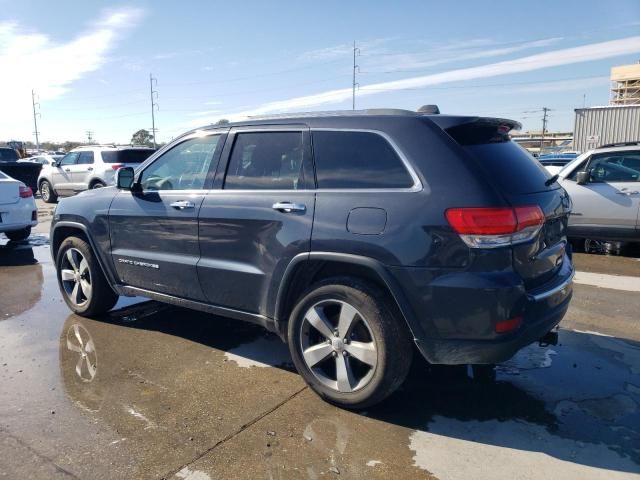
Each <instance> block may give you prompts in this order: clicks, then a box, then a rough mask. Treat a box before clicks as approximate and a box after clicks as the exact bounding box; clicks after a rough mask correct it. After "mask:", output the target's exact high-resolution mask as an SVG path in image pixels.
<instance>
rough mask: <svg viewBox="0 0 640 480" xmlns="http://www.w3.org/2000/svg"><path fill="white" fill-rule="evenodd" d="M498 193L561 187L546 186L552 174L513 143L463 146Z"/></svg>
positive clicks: (557, 186)
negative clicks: (499, 191) (497, 189)
mask: <svg viewBox="0 0 640 480" xmlns="http://www.w3.org/2000/svg"><path fill="white" fill-rule="evenodd" d="M463 148H464V149H465V150H466V151H467V152H469V153H470V154H471V156H472V157H473V158H474V159H475V160H476V161H477V162H478V164H479V165H480V166H481V167H482V169H483V170H484V171H485V172H486V173H487V176H488V177H489V179H490V180H491V181H492V182H494V184H495V185H496V186H497V187H498V188H499V189H501V190H505V191H507V192H509V193H515V194H520V193H534V192H542V191H545V190H554V189H556V188H560V186H559V185H558V184H557V183H555V182H554V183H552V184H551V185H549V186H545V184H544V182H546V181H547V180H548V179H549V178H551V174H550V173H549V172H548V171H547V169H546V168H544V167H543V166H542V165H541V164H540V162H538V161H537V160H536V159H535V158H533V157H532V156H531V155H530V154H529V152H527V151H526V150H525V149H524V148H522V147H521V146H519V145H518V144H517V143H515V142H510V141H509V142H498V143H487V144H479V145H470V146H466V147H463Z"/></svg>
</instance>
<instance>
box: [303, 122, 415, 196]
mask: <svg viewBox="0 0 640 480" xmlns="http://www.w3.org/2000/svg"><path fill="white" fill-rule="evenodd" d="M310 130H311V135H312V136H311V142H312V144H313V132H359V133H372V134H374V135H379V136H380V137H382V138H383V139H384V140H386V141H387V143H388V144H389V145H391V148H392V149H393V150H394V151H395V152H396V155H398V157H400V160H401V161H402V163H403V165H404V168H406V170H407V172H409V176H410V177H411V179H412V180H413V185H412V186H411V187H400V188H394V187H390V188H318V189H316V192H321V193H328V192H349V193H353V192H372V193H376V192H377V193H385V192H419V191H421V190H423V188H424V187H423V185H422V182H421V181H420V177H418V174H417V173H416V171H415V169H414V168H413V165H411V162H410V161H409V159H408V158H407V157H406V155H405V154H404V152H403V151H402V150H401V149H400V147H398V145H397V144H396V142H395V141H394V140H393V138H391V137H390V136H389V135H388V134H387V133H386V132H383V131H381V130H375V129H368V128H339V127H328V128H325V127H317V128H311V129H310ZM314 161H315V157H314Z"/></svg>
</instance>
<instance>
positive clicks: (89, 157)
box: [77, 152, 93, 165]
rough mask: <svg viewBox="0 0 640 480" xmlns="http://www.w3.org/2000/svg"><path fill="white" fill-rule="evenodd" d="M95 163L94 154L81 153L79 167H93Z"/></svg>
mask: <svg viewBox="0 0 640 480" xmlns="http://www.w3.org/2000/svg"><path fill="white" fill-rule="evenodd" d="M92 163H93V152H80V156H79V157H78V161H77V165H91V164H92Z"/></svg>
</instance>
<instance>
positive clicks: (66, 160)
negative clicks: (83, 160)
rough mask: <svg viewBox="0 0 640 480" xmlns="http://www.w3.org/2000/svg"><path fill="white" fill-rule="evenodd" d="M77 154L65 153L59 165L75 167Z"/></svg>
mask: <svg viewBox="0 0 640 480" xmlns="http://www.w3.org/2000/svg"><path fill="white" fill-rule="evenodd" d="M78 155H79V154H78V152H71V153H67V154H66V155H65V156H64V157H63V158H62V161H61V162H60V165H75V164H76V161H77V160H78Z"/></svg>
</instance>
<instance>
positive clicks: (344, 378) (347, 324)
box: [299, 299, 378, 393]
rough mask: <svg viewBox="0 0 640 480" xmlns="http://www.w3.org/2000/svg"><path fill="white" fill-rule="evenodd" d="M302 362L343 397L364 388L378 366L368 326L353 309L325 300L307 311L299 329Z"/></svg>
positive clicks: (373, 340)
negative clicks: (344, 394) (342, 394)
mask: <svg viewBox="0 0 640 480" xmlns="http://www.w3.org/2000/svg"><path fill="white" fill-rule="evenodd" d="M299 341H300V347H301V352H302V358H303V360H304V362H305V364H306V366H307V368H308V369H309V371H311V373H312V374H313V375H314V377H315V378H316V379H317V380H318V381H319V382H321V383H322V384H323V385H325V386H326V387H328V388H330V389H332V390H335V391H336V392H340V393H352V392H355V391H357V390H360V389H362V388H364V387H365V386H366V385H367V384H368V383H369V382H370V381H371V379H372V378H373V375H374V373H375V370H376V366H377V365H378V348H377V345H376V342H375V337H374V336H373V332H372V330H371V327H370V326H369V322H368V321H367V319H366V318H365V316H364V315H362V314H361V313H360V312H359V311H358V310H357V309H356V308H355V307H354V306H353V305H350V304H348V303H346V302H343V301H341V300H334V299H331V300H323V301H321V302H318V303H316V304H315V305H313V306H312V307H311V308H309V309H308V310H307V312H306V313H305V315H304V318H303V320H302V326H301V328H300V339H299Z"/></svg>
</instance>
